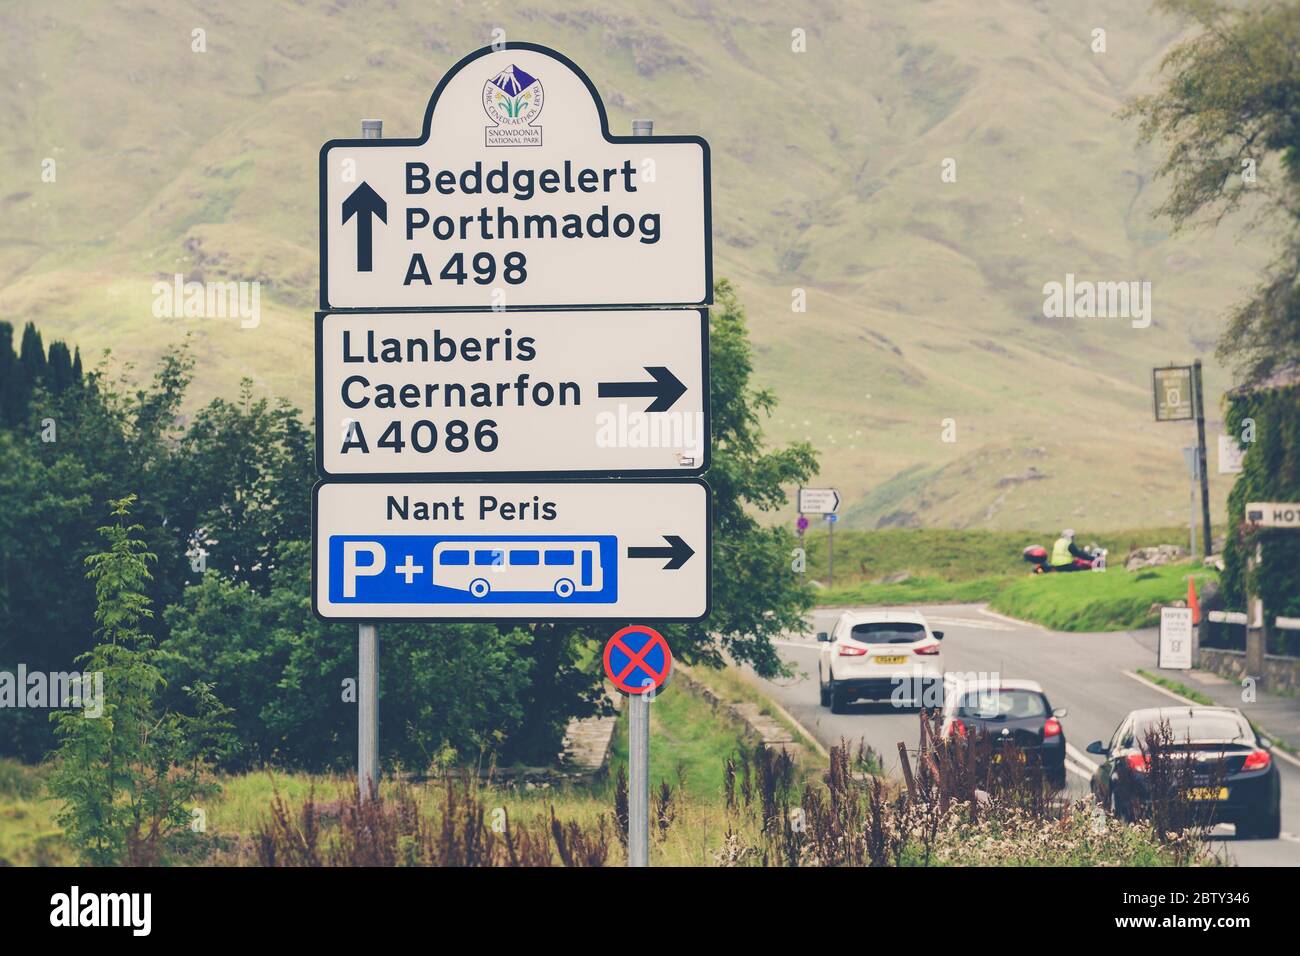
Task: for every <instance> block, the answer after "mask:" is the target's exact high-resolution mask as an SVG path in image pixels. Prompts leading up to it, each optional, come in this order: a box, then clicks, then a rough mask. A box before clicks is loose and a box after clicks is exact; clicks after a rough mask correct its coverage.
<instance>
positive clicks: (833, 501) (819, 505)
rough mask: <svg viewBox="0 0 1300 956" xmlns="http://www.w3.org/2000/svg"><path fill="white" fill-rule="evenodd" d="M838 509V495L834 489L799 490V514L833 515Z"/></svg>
mask: <svg viewBox="0 0 1300 956" xmlns="http://www.w3.org/2000/svg"><path fill="white" fill-rule="evenodd" d="M839 507H840V493H839V492H838V491H836V490H835V489H834V488H800V489H799V513H800V514H807V515H828V514H834V513H835V512H836V511H837V510H838V509H839Z"/></svg>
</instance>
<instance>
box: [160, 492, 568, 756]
mask: <svg viewBox="0 0 1300 956" xmlns="http://www.w3.org/2000/svg"><path fill="white" fill-rule="evenodd" d="M304 493H305V492H304ZM271 563H272V564H273V566H274V570H272V572H271V574H270V581H269V586H268V587H267V588H265V589H263V590H258V589H256V588H254V587H252V586H251V585H250V584H248V583H247V582H245V581H237V580H234V579H233V578H232V577H231V576H229V575H227V574H225V573H223V572H221V571H220V570H209V571H208V572H207V574H205V575H204V576H203V580H202V581H201V583H199V584H196V585H194V586H191V587H189V588H187V589H186V591H185V594H184V596H183V598H182V599H181V601H180V602H179V603H178V604H176V605H175V606H173V607H171V608H168V610H167V613H166V619H167V623H168V625H169V628H170V632H171V636H170V637H169V638H168V639H167V641H166V644H165V645H164V647H165V649H166V651H167V652H168V662H167V664H166V666H165V673H166V674H167V676H168V677H169V679H170V680H171V682H172V683H173V684H179V683H182V682H194V681H196V680H198V679H201V678H206V679H210V680H211V681H212V682H213V689H214V691H215V693H216V694H217V695H218V696H219V697H221V699H222V700H223V701H226V702H227V703H229V704H230V705H232V707H233V710H234V713H233V716H232V717H231V720H232V721H233V724H234V727H235V730H236V737H237V738H238V740H239V741H240V744H241V748H240V752H239V753H237V754H231V759H230V761H228V763H227V766H230V767H238V768H245V767H248V766H253V765H256V764H259V763H275V764H277V765H280V766H292V767H302V768H305V769H310V770H323V769H335V770H341V769H344V768H346V767H349V766H351V765H352V764H353V761H354V760H355V757H354V755H355V753H356V740H357V704H356V686H355V682H356V674H357V644H356V642H357V631H356V627H355V625H349V624H326V623H324V622H322V621H320V620H317V619H316V617H315V616H314V615H313V614H312V613H311V605H310V600H309V594H310V588H311V548H310V546H309V544H308V543H307V542H306V541H296V542H289V543H287V544H285V545H284V546H283V549H282V553H280V554H278V555H276V557H275V559H274V561H273V562H271ZM528 640H529V635H528V633H527V632H526V631H524V630H522V629H513V630H504V629H498V628H497V627H495V626H493V625H492V624H487V623H484V624H460V625H433V624H396V623H388V624H385V625H384V626H383V627H382V628H381V630H380V655H381V664H380V668H379V680H380V687H379V691H380V701H379V714H380V729H381V736H380V747H381V756H382V758H383V760H384V762H385V763H386V764H388V765H390V766H391V765H393V764H395V763H401V764H404V765H406V766H408V767H416V768H419V769H424V768H426V767H428V766H429V765H430V764H431V763H434V762H435V761H436V760H437V759H438V758H439V756H440V755H442V754H444V753H445V752H447V751H454V752H455V753H457V754H458V755H460V757H461V758H463V759H467V760H470V761H473V760H476V759H478V758H479V756H480V755H481V754H482V753H484V752H487V751H493V752H495V751H499V750H500V748H501V746H502V743H503V741H505V740H507V739H509V738H510V737H511V736H513V735H514V734H516V733H517V732H518V731H519V728H520V724H521V722H522V719H523V709H522V706H521V704H520V696H521V694H522V693H523V692H524V691H525V689H526V688H527V687H528V685H529V682H530V675H529V670H528V666H527V664H526V663H524V662H525V661H526V659H527V655H528V647H527V642H528ZM552 755H553V754H552Z"/></svg>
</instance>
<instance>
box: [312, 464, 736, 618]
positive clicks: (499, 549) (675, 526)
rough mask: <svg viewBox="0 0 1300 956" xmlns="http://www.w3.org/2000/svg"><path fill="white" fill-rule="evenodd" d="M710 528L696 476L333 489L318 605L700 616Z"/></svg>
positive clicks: (450, 613) (316, 497) (537, 614)
mask: <svg viewBox="0 0 1300 956" xmlns="http://www.w3.org/2000/svg"><path fill="white" fill-rule="evenodd" d="M711 527H712V521H711V502H710V496H709V488H708V486H707V485H706V484H705V483H704V482H703V481H701V480H698V479H686V480H682V479H677V480H675V481H657V482H656V481H638V480H633V479H624V480H621V481H565V482H541V481H537V482H508V481H473V482H471V481H460V482H402V483H397V482H362V481H349V482H322V483H320V484H317V485H316V488H315V490H314V494H313V498H312V538H313V542H314V543H313V549H312V558H313V564H312V578H313V584H312V594H313V608H314V610H315V612H316V614H317V615H318V616H319V617H321V618H323V619H326V620H355V621H372V620H376V619H388V620H444V621H452V620H465V621H468V620H518V619H524V620H534V621H536V620H543V621H554V620H578V619H597V620H620V619H621V620H627V619H629V618H638V617H641V618H649V619H651V620H659V621H697V620H700V619H702V618H704V617H705V616H706V615H707V614H708V611H709V589H710V579H709V577H710V563H711V562H710V560H709V553H710V550H711Z"/></svg>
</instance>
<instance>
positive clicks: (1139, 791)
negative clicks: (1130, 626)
mask: <svg viewBox="0 0 1300 956" xmlns="http://www.w3.org/2000/svg"><path fill="white" fill-rule="evenodd" d="M1165 724H1167V725H1168V735H1167V737H1166V738H1165V739H1166V741H1167V743H1166V744H1164V745H1162V746H1161V749H1162V750H1164V751H1165V752H1167V753H1168V754H1169V755H1170V756H1171V757H1174V758H1175V759H1176V760H1189V761H1191V762H1192V763H1191V766H1190V767H1187V768H1186V769H1185V771H1184V772H1183V773H1182V774H1181V775H1180V776H1179V778H1178V780H1177V783H1178V785H1179V786H1180V787H1181V785H1182V784H1183V783H1186V787H1185V788H1184V793H1183V795H1184V796H1186V797H1188V798H1190V800H1191V803H1190V806H1191V807H1192V808H1193V809H1196V810H1203V811H1204V818H1205V819H1207V820H1209V821H1211V822H1215V823H1232V824H1235V825H1236V827H1237V835H1238V836H1239V837H1257V838H1262V839H1276V838H1277V836H1278V834H1279V833H1280V832H1281V830H1282V782H1281V778H1280V777H1279V775H1278V771H1277V762H1276V761H1275V760H1274V759H1273V755H1272V753H1270V750H1271V749H1272V744H1271V743H1270V742H1269V741H1267V740H1264V739H1262V738H1261V737H1259V736H1258V735H1257V734H1256V733H1255V731H1254V729H1253V728H1252V727H1251V726H1250V723H1249V721H1247V720H1246V718H1245V717H1244V716H1242V714H1241V711H1239V710H1236V709H1234V708H1232V707H1153V708H1150V709H1147V710H1135V711H1133V712H1132V713H1131V714H1129V715H1128V716H1127V717H1125V718H1124V719H1123V720H1122V721H1121V722H1120V725H1119V727H1117V728H1116V730H1115V733H1114V735H1113V736H1112V737H1111V739H1110V742H1109V743H1108V744H1103V743H1102V742H1101V741H1100V740H1095V741H1093V742H1092V743H1090V744H1089V745H1088V753H1092V754H1098V755H1100V756H1102V757H1105V758H1106V759H1105V762H1104V763H1102V765H1101V766H1100V767H1098V768H1097V771H1096V773H1094V774H1093V777H1092V792H1093V795H1094V796H1096V798H1097V800H1098V801H1099V802H1100V803H1101V804H1102V806H1104V807H1106V808H1107V809H1108V810H1110V811H1111V812H1112V813H1115V814H1117V815H1119V816H1129V815H1131V814H1132V813H1133V808H1138V809H1141V808H1142V807H1144V806H1146V805H1148V804H1149V803H1150V799H1151V797H1150V792H1149V791H1150V787H1149V785H1148V782H1147V777H1148V775H1149V773H1150V772H1151V760H1152V756H1151V754H1150V753H1149V747H1148V744H1147V738H1148V735H1149V734H1151V733H1152V732H1157V733H1159V732H1160V729H1161V728H1162V726H1163V725H1165Z"/></svg>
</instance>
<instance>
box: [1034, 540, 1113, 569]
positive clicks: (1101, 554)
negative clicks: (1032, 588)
mask: <svg viewBox="0 0 1300 956" xmlns="http://www.w3.org/2000/svg"><path fill="white" fill-rule="evenodd" d="M1083 550H1085V551H1087V552H1088V554H1089V555H1090V557H1087V558H1077V557H1076V558H1075V559H1074V563H1073V566H1072V567H1070V568H1069V569H1068V570H1070V571H1105V570H1106V555H1107V553H1108V552H1107V550H1106V549H1105V548H1099V547H1097V546H1096V545H1095V544H1091V545H1089V546H1088V547H1086V548H1084V549H1083ZM1020 556H1021V557H1022V558H1024V560H1025V561H1026V562H1027V563H1028V564H1032V565H1033V568H1032V569H1031V570H1030V573H1031V574H1047V573H1048V572H1049V571H1054V572H1057V573H1060V572H1061V571H1062V570H1066V569H1062V568H1054V567H1052V566H1051V565H1050V564H1049V563H1048V558H1049V556H1050V555H1049V552H1048V550H1047V549H1046V548H1044V547H1043V546H1042V545H1041V544H1031V545H1030V546H1029V547H1027V548H1025V550H1024V551H1022V552H1021V554H1020Z"/></svg>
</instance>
